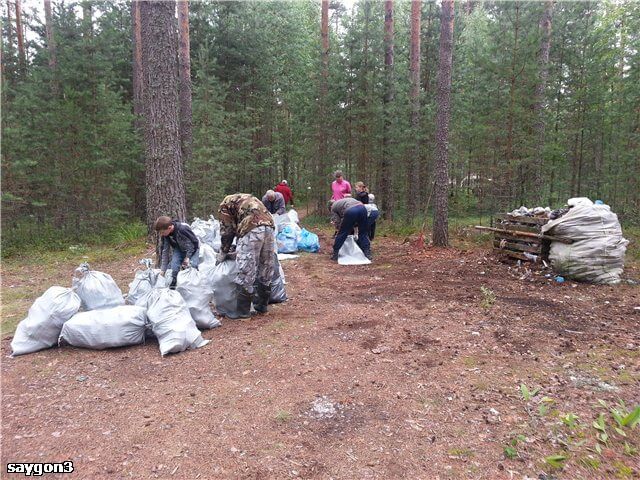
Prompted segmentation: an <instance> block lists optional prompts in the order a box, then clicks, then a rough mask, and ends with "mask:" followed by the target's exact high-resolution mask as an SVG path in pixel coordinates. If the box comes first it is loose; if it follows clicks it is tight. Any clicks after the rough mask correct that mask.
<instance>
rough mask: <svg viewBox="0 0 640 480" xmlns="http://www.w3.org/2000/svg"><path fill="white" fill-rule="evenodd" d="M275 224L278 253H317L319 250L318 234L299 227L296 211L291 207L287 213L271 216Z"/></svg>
mask: <svg viewBox="0 0 640 480" xmlns="http://www.w3.org/2000/svg"><path fill="white" fill-rule="evenodd" d="M273 218H274V220H275V224H276V229H277V234H276V245H277V247H278V253H295V252H297V251H299V250H300V251H303V252H310V253H317V252H318V251H319V250H320V239H319V238H318V235H316V234H315V233H312V232H310V231H308V230H307V229H306V228H301V227H300V225H299V223H300V219H299V217H298V213H297V212H296V211H295V210H293V209H291V210H289V211H288V212H287V213H283V214H280V215H274V216H273Z"/></svg>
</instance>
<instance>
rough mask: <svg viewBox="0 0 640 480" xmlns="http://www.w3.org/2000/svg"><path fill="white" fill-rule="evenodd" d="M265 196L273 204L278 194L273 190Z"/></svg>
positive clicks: (268, 191)
mask: <svg viewBox="0 0 640 480" xmlns="http://www.w3.org/2000/svg"><path fill="white" fill-rule="evenodd" d="M265 196H266V197H267V198H268V199H269V201H271V202H273V201H274V200H275V199H276V192H274V191H273V190H267V193H265Z"/></svg>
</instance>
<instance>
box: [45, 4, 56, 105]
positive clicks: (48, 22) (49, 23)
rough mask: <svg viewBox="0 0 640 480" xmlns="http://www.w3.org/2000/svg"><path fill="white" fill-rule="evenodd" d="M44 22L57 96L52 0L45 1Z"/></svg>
mask: <svg viewBox="0 0 640 480" xmlns="http://www.w3.org/2000/svg"><path fill="white" fill-rule="evenodd" d="M44 21H45V32H46V35H47V50H48V51H49V69H50V70H51V92H52V93H53V95H57V94H58V91H59V86H58V82H57V79H56V76H57V73H56V70H57V69H58V56H57V52H56V41H55V38H54V36H53V20H52V15H51V0H44Z"/></svg>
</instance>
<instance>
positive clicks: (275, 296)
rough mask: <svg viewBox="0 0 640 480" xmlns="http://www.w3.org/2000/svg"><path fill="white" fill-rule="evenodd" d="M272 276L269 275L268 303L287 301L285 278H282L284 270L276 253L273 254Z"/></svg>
mask: <svg viewBox="0 0 640 480" xmlns="http://www.w3.org/2000/svg"><path fill="white" fill-rule="evenodd" d="M274 255H275V259H274V269H273V277H271V295H270V297H269V303H282V302H286V301H287V290H286V288H285V284H286V280H285V278H284V270H282V265H280V262H279V261H278V255H277V254H275V253H274Z"/></svg>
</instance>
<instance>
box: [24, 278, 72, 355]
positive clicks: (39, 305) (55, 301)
mask: <svg viewBox="0 0 640 480" xmlns="http://www.w3.org/2000/svg"><path fill="white" fill-rule="evenodd" d="M80 304H81V300H80V297H79V296H78V295H77V294H76V293H75V292H74V291H73V290H72V289H71V288H64V287H51V288H49V289H48V290H47V291H46V292H44V294H43V295H42V296H41V297H39V298H38V299H37V300H36V301H35V302H33V305H31V308H30V309H29V314H28V315H27V318H25V319H24V320H22V321H21V322H20V323H19V324H18V328H16V332H15V333H14V335H13V340H11V350H12V352H13V353H12V356H16V355H24V354H25V353H32V352H37V351H38V350H42V349H44V348H49V347H53V346H54V345H56V343H57V342H58V336H59V335H60V330H61V329H62V325H63V324H64V322H66V321H67V320H69V319H70V318H71V317H73V316H74V315H75V314H76V313H78V310H80Z"/></svg>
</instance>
